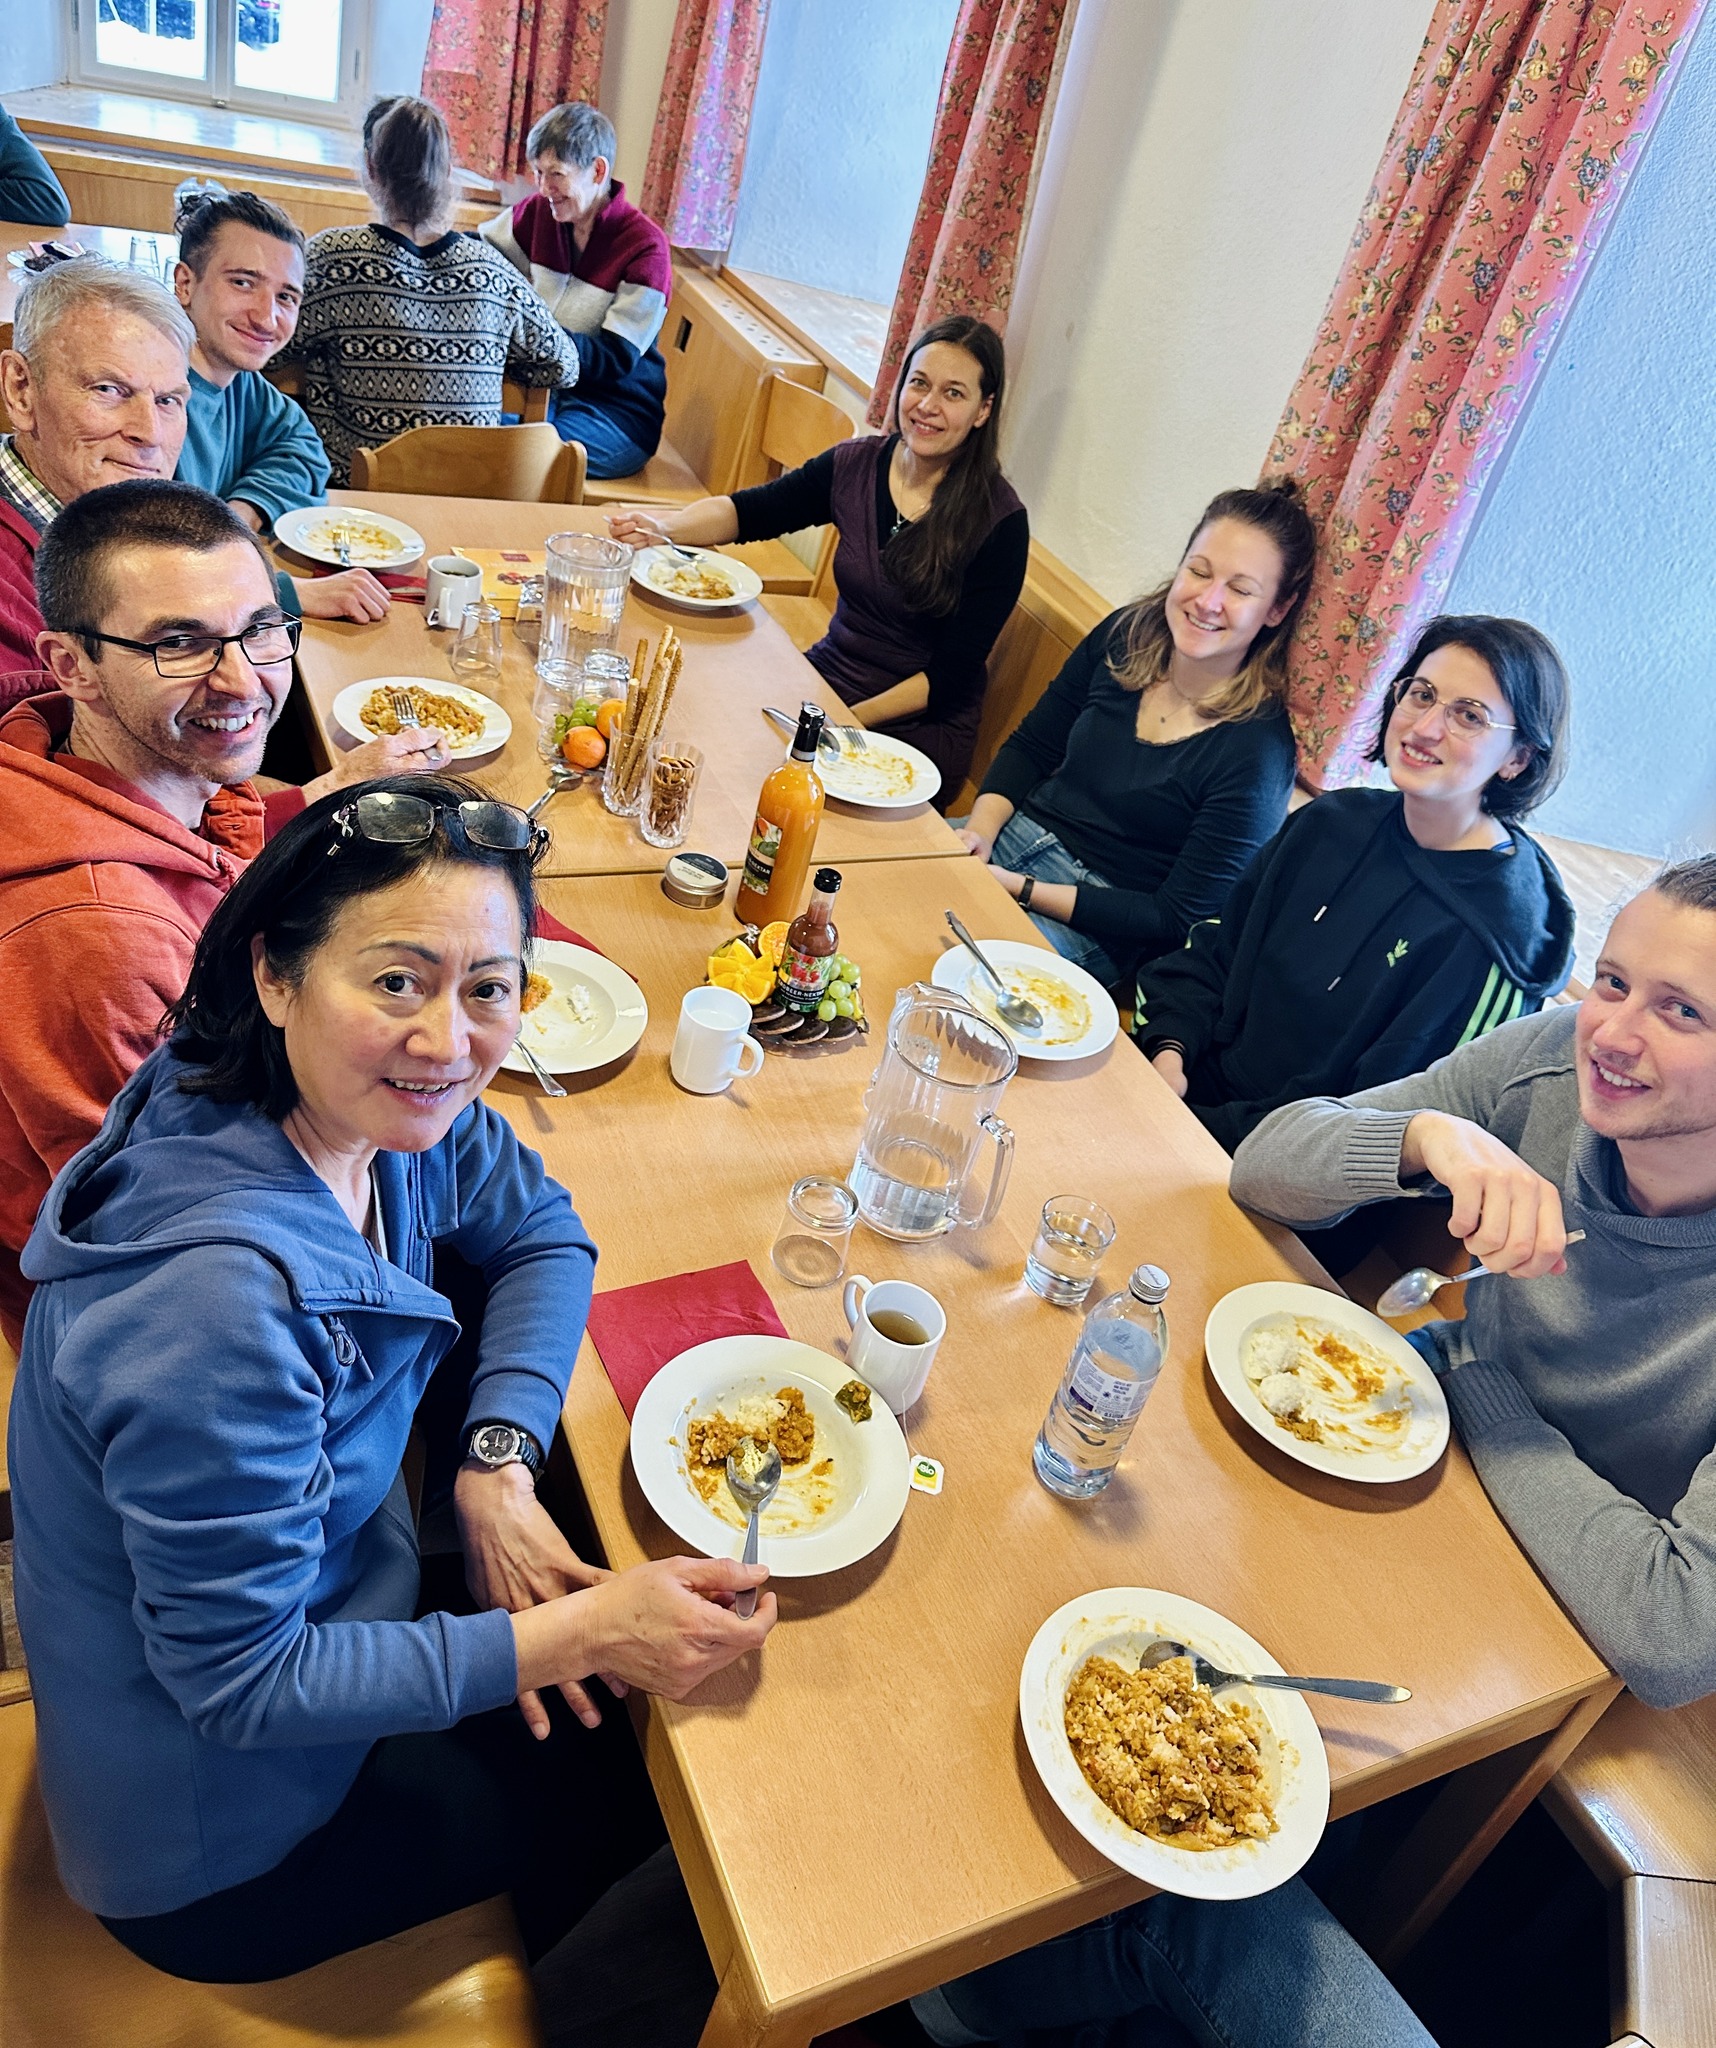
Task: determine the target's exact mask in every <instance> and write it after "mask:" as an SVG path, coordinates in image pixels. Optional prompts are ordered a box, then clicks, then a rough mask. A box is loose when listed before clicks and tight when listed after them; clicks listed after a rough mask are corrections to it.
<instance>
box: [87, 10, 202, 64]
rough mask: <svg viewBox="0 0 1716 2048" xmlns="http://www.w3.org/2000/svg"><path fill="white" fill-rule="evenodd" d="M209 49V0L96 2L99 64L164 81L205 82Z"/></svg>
mask: <svg viewBox="0 0 1716 2048" xmlns="http://www.w3.org/2000/svg"><path fill="white" fill-rule="evenodd" d="M208 47H209V35H208V17H207V14H206V12H205V0H97V4H96V16H95V54H96V57H97V60H98V61H99V62H100V63H103V64H117V65H120V66H122V67H123V68H124V69H125V70H127V71H152V72H155V73H157V74H158V75H159V76H161V77H163V78H195V79H204V78H206V77H207V76H208Z"/></svg>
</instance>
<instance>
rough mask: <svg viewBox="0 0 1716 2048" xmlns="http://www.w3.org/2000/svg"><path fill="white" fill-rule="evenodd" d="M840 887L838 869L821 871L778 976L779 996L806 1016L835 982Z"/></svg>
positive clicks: (791, 932)
mask: <svg viewBox="0 0 1716 2048" xmlns="http://www.w3.org/2000/svg"><path fill="white" fill-rule="evenodd" d="M839 887H840V870H839V869H838V868H818V869H817V871H816V880H815V881H814V882H813V883H812V884H811V891H812V893H811V898H810V901H809V903H807V904H806V905H805V907H804V909H803V910H801V911H800V912H799V914H798V915H797V917H795V918H794V919H793V921H792V923H791V924H789V925H788V926H787V935H786V945H785V946H784V947H783V948H782V950H781V964H780V966H779V968H778V969H777V970H776V973H775V997H776V999H777V1001H779V1002H782V1003H784V1004H785V1005H786V1007H787V1008H788V1009H789V1010H802V1011H803V1012H804V1013H805V1015H806V1016H809V1015H810V1013H811V1012H812V1011H813V1010H814V1009H815V1008H816V1006H817V1005H818V1003H820V1002H821V1001H822V999H823V997H824V996H825V995H827V993H828V984H829V983H830V982H831V981H832V980H833V979H834V962H835V960H836V958H837V957H838V945H837V941H838V938H839V934H838V933H837V932H836V931H835V929H834V918H833V911H834V898H835V894H836V892H837V891H838V890H839Z"/></svg>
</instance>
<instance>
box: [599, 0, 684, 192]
mask: <svg viewBox="0 0 1716 2048" xmlns="http://www.w3.org/2000/svg"><path fill="white" fill-rule="evenodd" d="M676 12H677V8H676V5H675V0H608V28H607V36H606V40H605V41H604V42H603V45H602V91H601V106H602V112H603V113H604V114H606V115H607V117H608V119H609V120H610V121H612V122H613V124H614V128H615V130H616V132H617V133H618V136H619V148H618V150H617V151H616V159H617V165H618V170H619V175H620V176H621V178H623V179H624V180H625V183H626V187H627V189H628V191H629V192H630V195H631V197H632V199H633V200H634V201H635V200H636V199H637V198H638V196H639V188H640V187H641V186H642V184H643V179H644V169H645V167H646V166H647V164H648V163H649V139H650V135H651V133H652V132H653V130H654V128H655V110H656V108H657V107H658V106H659V105H660V103H661V82H662V80H663V78H664V77H666V75H667V53H668V48H669V46H670V45H671V43H672V41H673V18H674V15H675V13H676Z"/></svg>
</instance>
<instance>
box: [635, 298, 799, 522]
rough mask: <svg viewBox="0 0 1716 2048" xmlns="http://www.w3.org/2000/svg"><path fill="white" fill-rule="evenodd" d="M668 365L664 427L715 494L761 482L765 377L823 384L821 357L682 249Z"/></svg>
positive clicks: (666, 339) (665, 350)
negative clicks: (774, 324) (692, 262)
mask: <svg viewBox="0 0 1716 2048" xmlns="http://www.w3.org/2000/svg"><path fill="white" fill-rule="evenodd" d="M662 356H663V359H664V360H665V362H666V365H667V433H668V436H669V438H670V439H671V440H672V442H673V445H674V447H675V448H676V449H677V450H678V452H679V453H680V454H681V455H682V456H683V457H684V458H685V460H686V461H687V462H688V463H689V464H690V465H691V467H692V468H693V469H694V470H695V471H696V473H697V475H698V476H699V477H700V478H701V479H702V480H703V483H704V485H705V487H706V488H707V489H708V490H709V491H711V492H713V493H715V494H717V495H720V494H722V493H724V492H728V491H736V490H741V489H743V488H744V487H745V486H746V485H748V484H757V483H762V482H764V481H765V480H766V478H767V476H768V464H767V461H766V459H765V458H764V455H763V452H762V431H763V419H764V416H765V408H766V406H767V404H768V393H769V380H770V379H771V378H772V377H777V376H778V377H788V378H790V379H791V380H792V381H793V383H795V384H808V385H809V386H810V388H811V389H812V390H813V391H820V390H821V389H822V384H823V379H824V377H825V376H826V374H827V373H826V371H825V370H824V369H823V366H822V364H821V362H820V361H818V360H817V359H816V358H815V357H813V356H811V355H809V354H808V353H807V352H806V351H805V350H803V349H802V348H800V347H799V346H798V344H797V343H795V342H792V341H789V340H788V339H787V337H786V336H785V335H784V334H782V333H781V332H780V331H779V330H778V329H777V328H774V327H771V326H770V325H769V323H768V322H767V321H766V320H764V319H763V317H762V315H761V314H760V313H758V312H757V311H756V309H755V308H754V307H753V306H752V305H750V304H749V302H748V301H746V300H745V299H742V298H740V296H739V295H738V293H737V292H734V291H732V290H730V289H729V288H728V287H727V286H726V285H724V284H722V283H721V281H720V279H719V278H716V277H712V276H710V275H709V274H708V273H706V272H704V271H702V270H700V269H697V268H695V267H693V266H691V265H689V264H688V263H687V262H686V260H685V259H684V258H683V257H682V258H680V260H679V263H678V265H677V266H676V268H675V271H674V284H673V299H672V302H671V303H670V304H669V306H668V309H667V322H666V325H665V326H664V328H663V330H662Z"/></svg>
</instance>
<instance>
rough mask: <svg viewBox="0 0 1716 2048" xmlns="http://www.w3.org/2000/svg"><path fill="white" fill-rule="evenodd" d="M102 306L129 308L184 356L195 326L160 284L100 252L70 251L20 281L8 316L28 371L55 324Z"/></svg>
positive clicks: (126, 310) (37, 364) (120, 310)
mask: <svg viewBox="0 0 1716 2048" xmlns="http://www.w3.org/2000/svg"><path fill="white" fill-rule="evenodd" d="M97 311H104V312H110V313H129V314H131V315H132V316H133V318H135V319H138V320H142V321H145V322H146V323H147V324H148V325H149V326H151V327H153V328H154V329H155V330H156V332H157V333H159V334H164V335H165V336H166V337H167V339H168V340H169V341H173V342H177V344H178V345H179V347H180V348H182V349H183V350H184V352H185V355H186V358H187V359H188V358H189V356H190V353H191V345H192V343H193V342H195V340H196V338H197V331H196V329H195V328H194V327H193V326H192V325H191V323H190V319H189V316H188V315H187V314H186V312H185V309H184V307H183V306H181V305H180V304H179V302H178V300H177V299H176V298H174V296H173V294H172V293H171V292H170V291H168V289H167V287H166V286H165V285H164V284H159V283H157V282H156V280H155V279H154V278H152V277H146V276H145V275H144V274H143V273H142V272H141V271H139V270H126V269H125V268H123V267H122V266H121V265H120V264H117V263H110V262H109V261H108V260H107V258H106V257H105V256H75V257H73V258H72V260H71V261H70V262H69V263H55V264H52V265H51V266H50V267H49V268H48V269H46V270H42V271H38V272H37V273H36V274H35V275H34V276H33V277H30V278H27V279H26V280H25V283H24V286H23V289H22V290H21V291H20V292H19V294H18V306H17V311H16V312H15V313H14V314H13V316H12V346H13V347H14V348H15V349H16V350H17V351H18V353H19V355H21V356H22V357H23V358H24V360H25V362H27V363H28V364H29V365H30V367H31V369H32V370H35V369H39V368H40V367H41V356H42V351H43V350H44V349H45V348H46V347H47V345H48V343H49V342H50V341H51V340H52V339H53V336H54V334H55V333H56V331H57V330H58V329H59V327H60V324H61V323H62V322H63V321H65V320H68V319H71V318H73V317H74V316H83V315H87V314H89V313H93V312H97Z"/></svg>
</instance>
